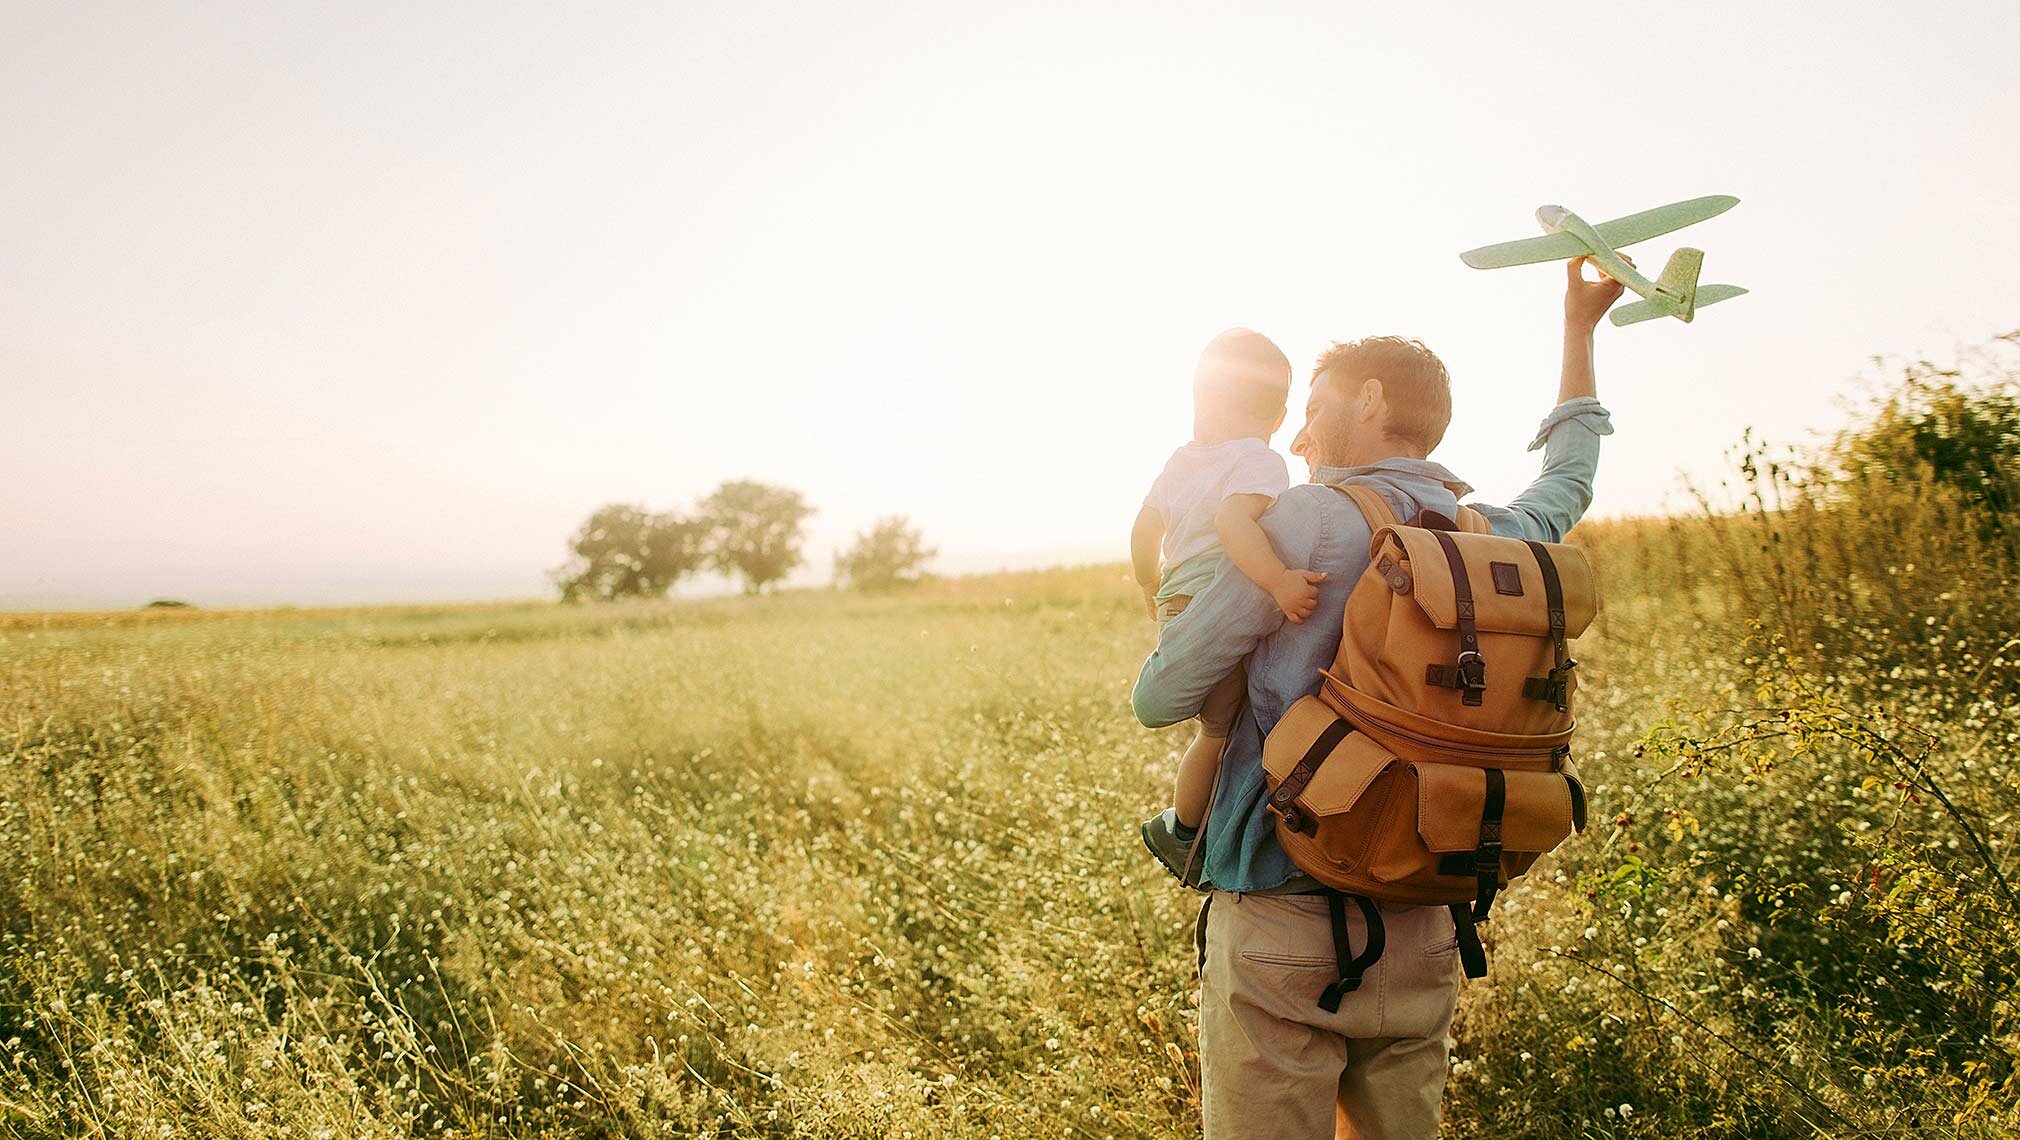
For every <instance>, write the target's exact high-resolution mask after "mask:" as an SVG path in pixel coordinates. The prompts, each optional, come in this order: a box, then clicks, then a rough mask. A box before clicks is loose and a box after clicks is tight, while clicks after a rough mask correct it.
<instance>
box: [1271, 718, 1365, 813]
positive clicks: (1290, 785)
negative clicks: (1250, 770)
mask: <svg viewBox="0 0 2020 1140" xmlns="http://www.w3.org/2000/svg"><path fill="white" fill-rule="evenodd" d="M1353 730H1354V726H1353V724H1352V723H1351V722H1349V721H1348V720H1347V719H1346V718H1344V717H1341V718H1339V719H1337V720H1335V721H1333V723H1331V724H1329V725H1327V726H1326V730H1325V731H1324V732H1321V733H1319V738H1318V739H1317V740H1314V741H1312V746H1311V747H1310V748H1307V749H1305V754H1304V755H1303V756H1301V757H1299V758H1298V762H1297V764H1296V765H1295V766H1293V767H1292V768H1291V770H1290V771H1288V772H1285V773H1284V778H1283V779H1282V780H1281V781H1279V782H1278V783H1277V787H1276V790H1275V791H1273V792H1271V793H1270V798H1269V806H1270V809H1271V810H1272V811H1275V812H1276V813H1277V814H1278V815H1280V816H1282V817H1283V819H1284V823H1285V825H1286V826H1288V827H1289V828H1290V829H1291V830H1292V831H1301V832H1304V833H1306V834H1308V835H1309V834H1312V833H1314V832H1316V831H1317V830H1318V826H1319V825H1318V822H1317V821H1316V820H1314V819H1312V817H1311V815H1310V814H1309V813H1307V812H1306V811H1305V810H1304V809H1303V808H1301V807H1299V806H1298V803H1297V800H1298V797H1299V796H1300V795H1303V794H1304V790H1305V785H1307V784H1309V783H1311V782H1312V776H1313V775H1315V774H1316V773H1317V772H1318V770H1319V765H1321V764H1323V763H1325V762H1326V757H1328V756H1331V755H1332V754H1333V749H1334V748H1335V747H1337V746H1338V745H1339V743H1340V741H1342V740H1345V739H1346V738H1347V733H1349V732H1352V731H1353Z"/></svg>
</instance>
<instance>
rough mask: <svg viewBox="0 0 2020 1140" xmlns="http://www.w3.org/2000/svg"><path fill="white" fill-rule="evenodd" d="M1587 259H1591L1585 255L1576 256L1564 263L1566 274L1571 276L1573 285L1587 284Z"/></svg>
mask: <svg viewBox="0 0 2020 1140" xmlns="http://www.w3.org/2000/svg"><path fill="white" fill-rule="evenodd" d="M1587 260H1589V259H1588V258H1584V257H1574V258H1572V259H1571V260H1570V261H1567V262H1565V263H1564V265H1565V269H1564V272H1565V276H1567V277H1569V278H1571V283H1572V284H1573V285H1583V284H1585V263H1586V261H1587Z"/></svg>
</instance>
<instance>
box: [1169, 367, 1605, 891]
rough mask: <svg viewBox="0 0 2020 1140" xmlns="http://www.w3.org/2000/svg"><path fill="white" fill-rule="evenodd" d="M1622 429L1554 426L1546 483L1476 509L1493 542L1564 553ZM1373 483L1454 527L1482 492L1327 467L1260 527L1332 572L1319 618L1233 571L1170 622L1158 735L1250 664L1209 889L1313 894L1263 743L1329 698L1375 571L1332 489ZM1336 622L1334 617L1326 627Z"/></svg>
mask: <svg viewBox="0 0 2020 1140" xmlns="http://www.w3.org/2000/svg"><path fill="white" fill-rule="evenodd" d="M1612 431H1613V423H1612V418H1611V417H1610V416H1609V415H1608V413H1607V411H1606V409H1605V408H1603V407H1601V406H1600V403H1599V401H1598V400H1596V399H1593V398H1592V397H1589V396H1587V397H1580V398H1579V399H1575V400H1567V401H1565V402H1564V403H1562V404H1559V405H1558V406H1557V407H1556V408H1555V409H1553V410H1552V411H1551V413H1550V414H1549V415H1548V416H1546V417H1544V420H1543V425H1542V427H1540V428H1539V429H1538V430H1537V433H1536V438H1535V440H1534V441H1532V442H1531V443H1530V445H1529V449H1530V450H1531V451H1534V450H1536V449H1537V448H1539V447H1541V448H1543V473H1542V474H1541V475H1539V476H1537V478H1536V481H1535V482H1534V483H1531V484H1530V485H1529V487H1528V489H1527V490H1525V491H1523V492H1522V493H1521V494H1520V495H1517V496H1515V501H1514V502H1512V503H1509V504H1508V505H1507V506H1505V507H1495V506H1487V505H1484V504H1480V503H1468V504H1466V505H1467V506H1469V507H1472V508H1473V509H1474V510H1476V511H1479V512H1480V513H1481V514H1482V515H1485V516H1486V518H1487V521H1488V522H1489V523H1490V524H1491V525H1492V526H1493V528H1494V533H1496V534H1505V535H1509V536H1512V537H1517V538H1530V539H1537V540H1540V541H1543V542H1557V541H1560V540H1561V539H1563V537H1564V533H1565V532H1566V531H1568V530H1570V529H1571V527H1572V524H1574V523H1576V522H1577V521H1578V520H1579V518H1580V517H1582V516H1583V515H1584V514H1585V508H1587V507H1588V506H1591V505H1592V477H1593V474H1594V472H1595V471H1596V470H1597V469H1598V467H1599V437H1600V436H1602V435H1609V434H1611V433H1612ZM1343 482H1355V483H1365V484H1367V485H1368V486H1370V487H1373V488H1374V489H1375V490H1376V491H1378V492H1380V493H1381V495H1382V497H1383V498H1385V499H1387V500H1388V502H1389V505H1390V506H1391V507H1392V508H1394V510H1395V512H1396V516H1397V517H1398V518H1403V519H1407V518H1410V517H1411V516H1413V515H1415V514H1416V513H1417V512H1418V511H1419V510H1421V509H1429V510H1433V511H1437V512H1439V513H1441V514H1444V515H1446V516H1448V517H1449V516H1450V515H1452V513H1453V512H1454V511H1455V510H1456V509H1457V507H1458V504H1459V496H1461V495H1465V494H1468V493H1470V492H1471V491H1472V488H1471V487H1469V486H1467V485H1466V484H1465V483H1463V482H1461V481H1460V480H1459V479H1458V477H1457V476H1455V475H1453V474H1452V473H1451V472H1450V471H1448V470H1446V469H1445V467H1444V465H1443V464H1440V463H1433V462H1431V461H1430V460H1428V459H1404V458H1396V459H1385V460H1383V461H1381V462H1380V463H1375V464H1371V465H1369V466H1366V467H1321V468H1319V469H1318V470H1317V471H1315V472H1313V473H1312V481H1311V482H1310V483H1306V484H1304V485H1302V486H1298V487H1293V488H1291V489H1290V490H1289V491H1286V492H1284V494H1283V495H1282V496H1281V497H1280V498H1278V499H1277V501H1276V503H1275V504H1274V505H1272V506H1271V507H1270V509H1269V510H1268V511H1266V512H1264V514H1263V516H1262V526H1263V530H1264V532H1265V533H1267V534H1268V535H1269V537H1270V541H1271V543H1273V544H1274V545H1275V546H1276V550H1277V555H1278V556H1279V557H1281V558H1282V559H1283V561H1284V565H1286V566H1292V567H1300V568H1304V569H1310V570H1320V571H1324V572H1325V574H1326V580H1325V581H1323V582H1321V583H1319V608H1318V613H1317V614H1316V615H1314V616H1313V617H1312V618H1311V619H1309V620H1307V621H1305V622H1304V623H1302V624H1292V623H1289V622H1286V621H1285V620H1284V616H1283V611H1282V610H1280V609H1278V608H1277V603H1276V600H1275V599H1274V598H1272V597H1271V596H1270V595H1269V592H1268V591H1266V590H1264V589H1263V588H1262V587H1260V586H1257V585H1256V584H1255V583H1254V582H1251V581H1249V579H1248V577H1247V576H1246V575H1244V574H1242V573H1241V571H1239V570H1236V569H1234V568H1233V567H1232V565H1231V564H1229V563H1228V562H1227V561H1226V560H1225V559H1223V560H1222V561H1221V565H1220V568H1219V571H1218V572H1217V573H1216V574H1215V576H1214V579H1213V582H1212V584H1210V585H1208V586H1207V587H1206V588H1205V589H1204V590H1202V591H1200V592H1199V593H1198V594H1196V595H1194V596H1193V599H1192V604H1191V606H1189V607H1188V608H1187V609H1186V611H1185V612H1184V613H1182V614H1180V615H1178V616H1177V617H1175V618H1173V619H1172V620H1171V621H1169V622H1166V623H1165V625H1164V629H1163V631H1162V632H1161V633H1160V634H1159V636H1158V640H1157V649H1156V651H1154V652H1153V653H1151V655H1150V657H1149V659H1148V660H1146V661H1145V662H1144V663H1143V672H1142V673H1141V674H1140V675H1138V677H1137V679H1136V689H1135V692H1134V693H1132V694H1131V697H1130V703H1131V705H1132V706H1134V708H1135V710H1136V719H1138V720H1140V721H1142V722H1143V723H1144V724H1145V725H1146V726H1148V727H1151V728H1162V727H1164V726H1165V725H1169V724H1177V723H1178V722H1179V721H1182V720H1186V719H1188V718H1190V717H1192V716H1195V715H1197V714H1198V712H1199V709H1200V705H1201V704H1202V703H1204V702H1205V700H1206V694H1207V690H1209V689H1211V688H1213V686H1214V683H1215V682H1217V681H1219V680H1220V679H1221V678H1222V677H1225V676H1227V675H1228V673H1229V672H1231V671H1233V669H1234V667H1235V665H1236V664H1238V663H1240V662H1241V660H1242V658H1244V657H1246V658H1248V698H1249V704H1248V709H1247V710H1246V711H1245V712H1244V714H1243V715H1242V717H1241V718H1240V719H1239V720H1238V721H1237V722H1236V723H1235V727H1234V732H1233V733H1232V734H1231V735H1230V736H1229V737H1228V742H1227V751H1226V752H1225V753H1223V754H1222V756H1221V766H1220V783H1219V786H1218V789H1217V790H1216V791H1215V792H1214V799H1213V809H1212V811H1211V813H1210V814H1209V816H1208V818H1207V821H1206V828H1205V831H1204V832H1203V833H1202V834H1201V836H1200V842H1202V843H1204V844H1206V847H1205V850H1204V863H1203V868H1204V872H1203V873H1204V877H1205V879H1206V881H1207V882H1208V883H1209V884H1210V885H1212V886H1213V887H1215V888H1217V889H1220V890H1226V891H1264V890H1277V889H1284V888H1298V887H1302V886H1305V885H1313V886H1316V885H1317V884H1315V883H1311V881H1310V880H1309V879H1307V878H1306V877H1305V876H1304V875H1303V874H1302V872H1300V871H1299V870H1298V869H1297V867H1296V866H1294V865H1293V864H1292V863H1291V861H1290V858H1289V856H1287V855H1285V854H1284V852H1283V848H1282V847H1280V846H1278V845H1277V839H1276V826H1275V822H1274V820H1273V818H1272V817H1271V815H1270V813H1269V810H1268V809H1267V808H1266V807H1264V805H1263V798H1264V792H1265V790H1266V789H1265V787H1264V784H1263V771H1262V741H1263V737H1264V736H1266V735H1268V734H1269V731H1270V729H1272V728H1274V727H1276V723H1277V720H1278V718H1280V717H1282V716H1283V714H1284V710H1285V709H1287V708H1289V707H1290V706H1291V704H1292V703H1293V702H1294V701H1296V700H1297V699H1298V698H1300V697H1304V696H1309V695H1311V694H1312V693H1316V692H1318V691H1319V670H1320V669H1322V668H1325V667H1328V666H1330V665H1331V664H1332V663H1333V656H1334V655H1335V654H1336V653H1338V652H1339V648H1340V622H1339V619H1338V617H1337V615H1339V614H1343V613H1345V612H1346V605H1347V595H1348V593H1350V592H1351V591H1352V590H1353V588H1354V583H1356V582H1358V581H1360V579H1361V572H1362V571H1363V570H1365V569H1367V566H1368V542H1369V540H1370V539H1371V538H1372V537H1373V535H1372V533H1371V532H1370V530H1369V528H1368V523H1367V520H1366V519H1364V518H1362V517H1361V512H1360V510H1359V509H1358V508H1356V507H1355V506H1354V503H1353V500H1351V499H1349V498H1347V497H1346V496H1345V495H1342V494H1340V493H1339V492H1338V491H1335V490H1332V489H1331V488H1330V487H1326V486H1324V485H1323V484H1327V483H1343ZM1327 615H1334V616H1330V617H1329V616H1327Z"/></svg>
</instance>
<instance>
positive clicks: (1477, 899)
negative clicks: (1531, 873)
mask: <svg viewBox="0 0 2020 1140" xmlns="http://www.w3.org/2000/svg"><path fill="white" fill-rule="evenodd" d="M1484 771H1485V772H1486V773H1487V798H1486V800H1485V801H1484V802H1482V804H1481V806H1480V845H1479V846H1478V847H1476V848H1474V850H1473V876H1474V881H1475V882H1476V883H1478V884H1479V886H1478V888H1477V892H1478V893H1476V894H1475V895H1474V896H1473V914H1472V918H1473V921H1475V922H1484V921H1486V919H1487V910H1488V908H1489V907H1492V906H1493V905H1494V894H1495V892H1497V891H1499V890H1500V889H1501V815H1502V813H1503V812H1504V811H1505V810H1506V809H1507V805H1508V777H1506V776H1504V775H1502V774H1501V769H1499V768H1487V769H1484Z"/></svg>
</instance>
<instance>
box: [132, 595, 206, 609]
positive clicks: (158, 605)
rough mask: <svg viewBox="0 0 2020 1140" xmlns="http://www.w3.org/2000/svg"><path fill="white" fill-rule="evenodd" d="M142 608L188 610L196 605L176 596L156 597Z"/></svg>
mask: <svg viewBox="0 0 2020 1140" xmlns="http://www.w3.org/2000/svg"><path fill="white" fill-rule="evenodd" d="M141 608H142V609H147V610H187V609H193V608H195V607H193V606H191V605H190V604H189V603H188V602H184V601H179V600H177V599H175V598H156V599H154V600H153V601H151V602H149V603H147V604H146V605H145V606H142V607H141Z"/></svg>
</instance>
